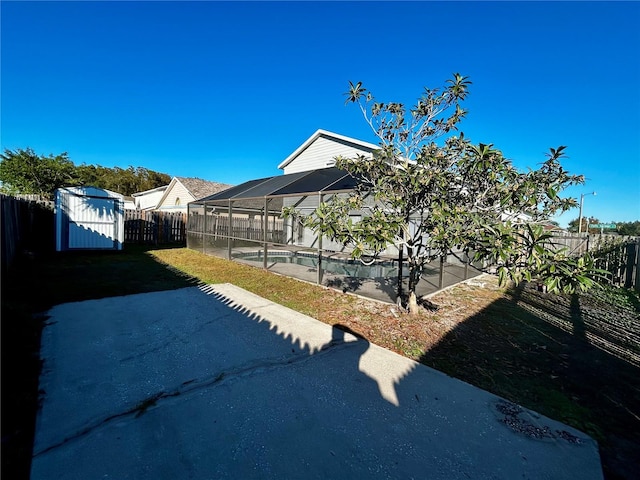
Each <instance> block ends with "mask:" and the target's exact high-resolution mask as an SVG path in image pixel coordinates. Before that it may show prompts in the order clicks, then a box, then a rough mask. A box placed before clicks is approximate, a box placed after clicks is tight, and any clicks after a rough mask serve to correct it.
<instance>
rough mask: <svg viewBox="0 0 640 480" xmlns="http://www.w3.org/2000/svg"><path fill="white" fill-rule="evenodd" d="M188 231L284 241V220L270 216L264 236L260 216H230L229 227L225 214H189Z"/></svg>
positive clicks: (216, 236)
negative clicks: (265, 235) (265, 236)
mask: <svg viewBox="0 0 640 480" xmlns="http://www.w3.org/2000/svg"><path fill="white" fill-rule="evenodd" d="M189 231H191V232H197V233H204V234H207V235H213V236H214V237H215V238H227V237H231V238H236V239H242V240H251V241H256V242H262V241H267V242H272V243H283V242H284V238H285V236H284V220H282V219H281V218H276V217H274V216H270V218H269V221H268V222H267V238H266V239H265V238H264V222H263V220H262V218H259V217H257V218H242V217H232V219H231V228H229V217H228V216H227V215H207V216H206V217H205V216H204V215H191V216H190V217H189Z"/></svg>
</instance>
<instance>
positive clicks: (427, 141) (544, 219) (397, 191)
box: [285, 74, 593, 311]
mask: <svg viewBox="0 0 640 480" xmlns="http://www.w3.org/2000/svg"><path fill="white" fill-rule="evenodd" d="M470 85H471V82H470V81H469V79H468V78H467V77H464V76H462V75H459V74H455V75H454V76H453V78H452V79H450V80H449V81H448V82H447V84H446V85H445V86H444V87H443V88H439V89H438V88H436V89H431V88H425V90H424V92H423V94H422V96H421V97H420V98H419V99H418V101H417V103H416V105H415V106H414V107H413V108H411V109H407V108H406V107H405V106H404V105H403V104H401V103H397V102H388V103H382V102H376V101H375V99H374V97H373V95H372V94H371V93H370V92H369V91H367V90H366V89H365V88H364V87H363V85H362V83H361V82H358V83H356V84H354V83H351V82H350V85H349V91H348V92H347V93H346V95H347V103H355V104H357V105H358V106H359V107H360V110H361V112H362V114H363V116H364V119H365V121H366V122H367V123H368V124H369V126H370V127H371V129H372V131H373V133H374V134H375V135H376V136H377V138H378V140H379V146H380V148H379V150H377V151H375V152H374V153H373V155H372V156H371V157H368V156H364V155H360V156H357V157H355V158H343V157H339V158H337V159H336V166H337V167H338V168H341V169H344V170H347V171H348V172H350V173H351V174H352V175H354V176H357V178H359V179H360V185H359V187H358V188H357V189H356V190H355V191H354V192H352V193H351V194H350V195H349V196H348V198H338V197H333V198H329V199H326V201H324V202H323V203H321V204H320V205H319V207H318V208H317V209H316V211H315V212H314V213H313V214H312V215H310V216H308V217H306V218H305V219H304V221H305V222H306V224H307V225H308V226H310V227H311V228H313V229H314V230H316V231H317V232H320V233H322V234H323V235H326V236H328V237H330V238H331V239H333V240H337V241H340V242H342V243H343V244H345V245H350V246H351V247H352V248H353V250H352V251H353V253H352V255H353V256H354V257H356V258H358V257H362V256H373V257H375V256H377V255H379V254H380V252H382V251H383V250H384V249H385V248H387V247H388V246H389V245H395V246H396V247H397V248H398V250H399V251H400V254H401V255H403V257H404V258H406V261H407V263H408V265H409V282H408V290H409V291H408V304H409V308H410V310H412V311H415V308H416V298H415V286H416V285H417V283H418V282H419V280H420V276H421V274H422V271H423V268H424V266H425V265H426V263H428V262H430V261H432V260H434V259H436V258H439V257H443V256H445V255H448V254H455V255H463V254H468V255H470V256H472V257H473V259H474V260H476V261H481V262H484V264H485V265H493V266H496V268H497V272H498V274H499V278H500V281H501V282H502V283H504V282H505V281H506V280H507V279H511V280H514V281H515V282H520V281H522V280H524V279H526V280H531V279H532V278H542V279H543V280H544V282H545V284H546V285H547V287H548V288H549V289H550V290H552V291H556V292H557V291H564V292H570V291H573V290H575V289H576V288H587V287H588V286H591V285H592V284H593V281H592V280H591V278H590V272H592V271H593V261H592V260H591V259H590V258H589V257H584V258H581V259H575V258H570V257H568V256H567V255H566V252H563V251H561V250H558V249H556V248H555V247H554V246H553V245H552V241H551V236H550V235H549V234H548V233H546V232H545V230H544V228H543V224H544V223H548V220H549V218H551V216H553V215H555V214H557V213H560V212H563V211H566V210H568V209H570V208H573V207H575V206H576V205H577V202H576V201H575V199H572V198H563V197H562V196H561V195H560V194H561V192H562V191H563V190H564V189H565V188H567V187H568V186H570V185H575V184H579V183H582V182H583V177H582V176H580V175H571V174H569V173H568V172H567V171H566V170H565V169H564V168H563V167H562V165H561V163H560V160H561V159H562V158H563V156H564V152H565V147H564V146H560V147H557V148H552V149H550V151H549V153H548V155H547V158H546V160H544V161H543V162H542V164H541V166H540V167H539V168H538V169H536V170H529V171H527V172H520V171H518V170H517V169H516V168H515V167H514V166H513V164H512V162H511V161H509V160H508V159H506V158H505V157H504V156H503V154H502V152H501V151H500V150H498V149H496V148H494V146H493V145H492V144H485V143H479V144H472V143H471V142H470V141H469V140H467V139H466V138H465V137H464V134H463V133H459V134H457V135H454V133H458V132H457V130H458V125H459V123H460V121H461V120H462V119H463V118H464V117H465V115H466V114H467V112H466V110H464V109H463V108H462V102H463V101H464V100H465V98H466V97H467V95H468V90H469V86H470ZM353 212H357V213H358V214H359V215H358V216H357V219H355V218H354V217H353V216H350V215H349V214H350V213H353ZM287 213H290V212H285V214H287Z"/></svg>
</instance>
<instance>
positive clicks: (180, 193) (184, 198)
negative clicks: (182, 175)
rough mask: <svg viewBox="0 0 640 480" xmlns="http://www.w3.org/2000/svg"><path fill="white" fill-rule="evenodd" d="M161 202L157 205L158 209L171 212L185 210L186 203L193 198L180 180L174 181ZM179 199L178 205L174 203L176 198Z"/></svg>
mask: <svg viewBox="0 0 640 480" xmlns="http://www.w3.org/2000/svg"><path fill="white" fill-rule="evenodd" d="M165 193H166V196H165V198H164V200H163V201H162V204H160V205H158V210H169V211H173V212H186V211H187V203H189V202H192V201H194V200H195V198H193V197H192V196H191V194H190V193H189V190H187V189H186V188H185V186H184V185H182V183H181V182H175V183H174V184H173V186H172V187H170V190H169V191H168V192H165ZM178 198H179V199H180V205H176V200H177V199H178Z"/></svg>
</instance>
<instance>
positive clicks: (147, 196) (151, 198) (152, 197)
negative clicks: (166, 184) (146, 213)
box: [133, 190, 165, 210]
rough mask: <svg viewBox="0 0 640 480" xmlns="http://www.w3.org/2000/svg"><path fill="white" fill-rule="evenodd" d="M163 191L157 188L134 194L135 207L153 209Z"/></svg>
mask: <svg viewBox="0 0 640 480" xmlns="http://www.w3.org/2000/svg"><path fill="white" fill-rule="evenodd" d="M164 192H165V191H164V190H159V191H152V192H149V193H144V194H140V195H136V196H135V197H133V198H134V199H135V202H136V208H137V209H139V210H152V209H155V208H156V205H158V202H159V201H160V199H161V198H162V196H163V195H164Z"/></svg>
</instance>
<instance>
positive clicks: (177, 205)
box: [176, 197, 180, 207]
mask: <svg viewBox="0 0 640 480" xmlns="http://www.w3.org/2000/svg"><path fill="white" fill-rule="evenodd" d="M179 206H180V197H177V198H176V207H179Z"/></svg>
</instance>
